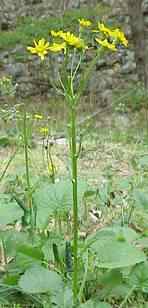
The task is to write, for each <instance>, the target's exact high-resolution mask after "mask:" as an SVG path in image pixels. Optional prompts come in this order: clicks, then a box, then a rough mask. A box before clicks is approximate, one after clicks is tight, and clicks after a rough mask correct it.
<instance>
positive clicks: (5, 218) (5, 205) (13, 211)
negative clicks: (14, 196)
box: [0, 195, 24, 225]
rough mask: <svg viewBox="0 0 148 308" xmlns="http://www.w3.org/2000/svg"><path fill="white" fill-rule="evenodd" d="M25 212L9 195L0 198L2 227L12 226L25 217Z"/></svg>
mask: <svg viewBox="0 0 148 308" xmlns="http://www.w3.org/2000/svg"><path fill="white" fill-rule="evenodd" d="M23 214H24V212H23V211H22V209H21V208H20V207H19V205H18V204H17V202H16V201H11V199H10V198H9V197H8V196H7V195H2V196H1V197H0V225H7V224H12V223H14V222H15V221H17V220H19V219H20V218H21V217H22V216H23Z"/></svg>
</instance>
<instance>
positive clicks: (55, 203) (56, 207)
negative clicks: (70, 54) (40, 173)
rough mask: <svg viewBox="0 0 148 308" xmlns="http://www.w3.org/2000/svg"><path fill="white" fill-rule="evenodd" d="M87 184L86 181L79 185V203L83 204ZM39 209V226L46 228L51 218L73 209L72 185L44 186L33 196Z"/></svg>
mask: <svg viewBox="0 0 148 308" xmlns="http://www.w3.org/2000/svg"><path fill="white" fill-rule="evenodd" d="M86 189H87V184H86V183H85V182H84V181H81V180H80V181H79V183H78V202H79V204H81V201H82V197H83V195H84V192H85V191H86ZM33 200H34V203H35V205H36V207H37V226H38V227H39V228H42V227H45V226H46V225H47V224H48V220H49V217H50V216H51V215H53V214H54V213H60V214H62V213H65V212H67V211H69V210H70V209H71V207H72V183H71V181H68V180H67V181H61V182H58V183H55V184H48V183H45V184H43V185H42V186H41V187H40V188H39V189H38V190H36V192H35V193H34V195H33Z"/></svg>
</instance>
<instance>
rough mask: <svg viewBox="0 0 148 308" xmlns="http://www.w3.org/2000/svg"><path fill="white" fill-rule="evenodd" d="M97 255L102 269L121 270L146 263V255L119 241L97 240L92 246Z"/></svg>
mask: <svg viewBox="0 0 148 308" xmlns="http://www.w3.org/2000/svg"><path fill="white" fill-rule="evenodd" d="M91 248H92V250H93V251H94V253H95V255H96V260H97V264H98V267H100V268H109V269H114V268H121V267H128V266H133V265H135V264H137V263H140V262H144V261H146V256H145V254H144V253H143V252H142V251H140V250H139V249H138V248H136V247H134V246H132V245H131V244H129V243H128V242H122V241H118V240H117V239H112V240H111V238H109V239H107V238H106V239H102V240H100V241H99V240H97V241H96V242H94V243H93V244H92V245H91Z"/></svg>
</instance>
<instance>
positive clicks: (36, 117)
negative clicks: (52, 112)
mask: <svg viewBox="0 0 148 308" xmlns="http://www.w3.org/2000/svg"><path fill="white" fill-rule="evenodd" d="M34 118H35V119H36V120H42V119H43V116H42V115H41V114H35V115H34Z"/></svg>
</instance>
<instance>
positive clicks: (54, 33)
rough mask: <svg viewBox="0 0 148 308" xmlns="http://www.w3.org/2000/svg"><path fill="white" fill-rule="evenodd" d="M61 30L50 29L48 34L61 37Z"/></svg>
mask: <svg viewBox="0 0 148 308" xmlns="http://www.w3.org/2000/svg"><path fill="white" fill-rule="evenodd" d="M63 33H64V32H63V31H61V30H60V31H54V30H51V31H50V34H51V35H52V36H54V37H62V35H63Z"/></svg>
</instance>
